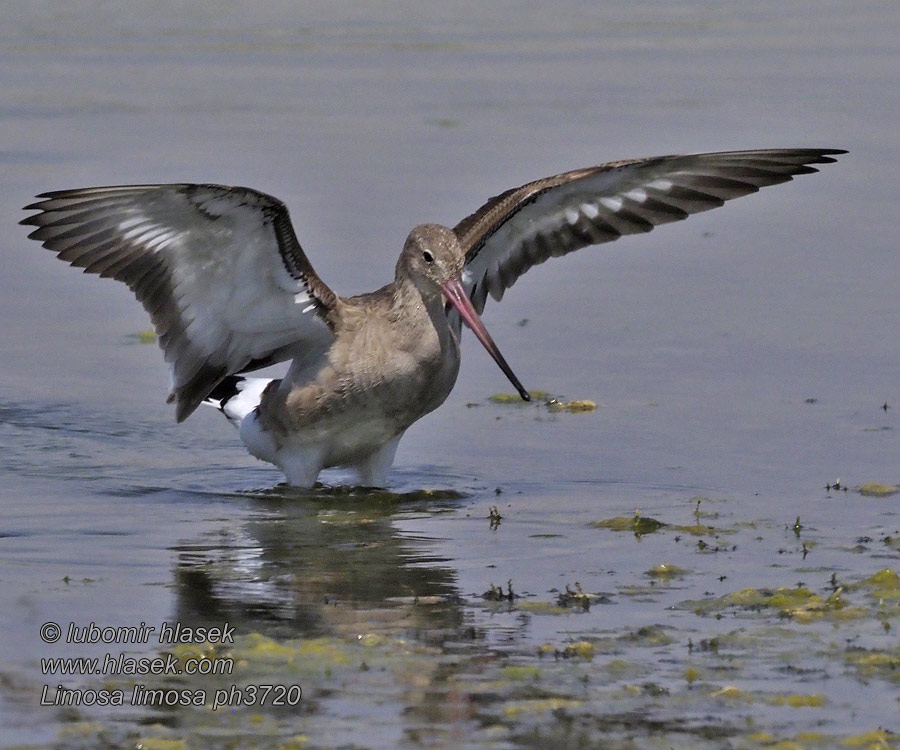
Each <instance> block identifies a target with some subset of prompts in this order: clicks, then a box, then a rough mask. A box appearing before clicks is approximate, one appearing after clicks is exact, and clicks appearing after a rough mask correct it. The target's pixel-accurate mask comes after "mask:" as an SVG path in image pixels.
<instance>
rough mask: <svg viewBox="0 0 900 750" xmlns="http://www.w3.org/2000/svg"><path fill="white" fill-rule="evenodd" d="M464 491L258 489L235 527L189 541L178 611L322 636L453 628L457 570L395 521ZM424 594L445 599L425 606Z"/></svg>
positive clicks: (457, 618) (193, 621) (194, 620)
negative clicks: (251, 506) (350, 631)
mask: <svg viewBox="0 0 900 750" xmlns="http://www.w3.org/2000/svg"><path fill="white" fill-rule="evenodd" d="M458 497H459V496H458V495H455V493H449V492H447V493H440V494H438V495H435V494H434V493H428V494H427V495H425V494H423V493H409V494H405V495H396V494H391V493H387V492H377V493H355V492H352V491H350V490H330V491H327V492H326V491H320V492H317V493H314V494H303V495H299V494H297V493H296V492H291V494H290V495H289V496H288V495H287V494H286V493H285V492H284V491H283V490H282V489H281V488H276V489H275V490H273V491H269V492H264V493H257V494H255V495H254V496H253V502H254V507H255V510H256V512H255V513H253V514H251V515H250V517H249V518H247V519H246V520H244V521H242V522H241V523H239V524H238V525H236V526H234V527H232V528H228V527H226V528H222V529H219V530H218V531H217V532H215V534H213V535H210V536H206V537H203V538H200V539H196V540H192V541H189V542H185V543H182V544H180V545H179V546H178V547H177V552H178V562H177V568H176V571H175V582H176V588H177V596H176V602H177V604H176V612H175V618H176V619H177V620H178V621H179V622H181V623H183V624H185V625H188V626H195V625H200V624H213V623H216V622H225V621H227V622H229V623H230V624H232V625H234V626H236V628H237V631H238V632H258V633H263V634H265V635H269V636H272V637H292V638H297V637H318V636H322V635H332V634H340V633H345V632H346V631H347V630H348V629H353V628H357V629H359V628H361V627H363V626H364V625H365V628H364V629H366V630H372V629H375V630H381V629H388V630H390V629H397V630H405V631H410V630H423V629H424V630H430V629H438V630H444V629H447V628H451V629H452V628H458V627H460V626H461V624H462V615H461V610H460V602H459V594H458V592H457V589H456V585H455V571H454V570H453V568H452V566H451V565H450V564H449V561H447V560H446V559H443V558H441V557H439V556H435V555H434V553H433V552H432V550H431V549H430V546H431V545H430V544H429V540H428V539H425V538H420V537H419V538H417V537H411V536H409V535H406V534H403V533H402V532H400V531H399V530H398V528H397V526H396V524H395V523H394V521H395V520H396V519H402V518H404V517H410V516H411V515H415V514H417V513H423V512H427V513H437V512H441V510H442V508H443V509H446V508H447V507H449V506H452V505H453V504H454V503H458ZM423 599H432V600H433V599H438V600H440V601H439V602H438V604H439V605H440V606H429V607H421V606H416V604H417V602H420V601H422V600H423Z"/></svg>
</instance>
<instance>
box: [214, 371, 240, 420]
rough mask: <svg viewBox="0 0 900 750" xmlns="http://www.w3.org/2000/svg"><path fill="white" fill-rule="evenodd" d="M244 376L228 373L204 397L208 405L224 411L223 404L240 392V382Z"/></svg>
mask: <svg viewBox="0 0 900 750" xmlns="http://www.w3.org/2000/svg"><path fill="white" fill-rule="evenodd" d="M245 380H246V378H244V377H242V376H240V375H228V376H226V377H225V378H224V379H223V380H222V382H220V383H219V384H218V385H217V386H216V387H215V388H213V389H212V390H211V391H210V392H209V395H208V396H207V397H206V398H205V399H204V400H205V401H206V403H207V404H209V405H210V406H215V407H216V408H217V409H218V410H219V411H223V412H224V411H225V404H227V403H228V402H229V401H230V400H231V399H233V398H234V397H235V396H237V395H238V393H240V392H241V390H242V388H241V386H242V384H243V382H244V381H245Z"/></svg>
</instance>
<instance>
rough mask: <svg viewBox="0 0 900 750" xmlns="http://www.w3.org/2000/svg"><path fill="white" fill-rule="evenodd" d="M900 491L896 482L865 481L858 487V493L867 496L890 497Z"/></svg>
mask: <svg viewBox="0 0 900 750" xmlns="http://www.w3.org/2000/svg"><path fill="white" fill-rule="evenodd" d="M898 492H900V487H898V486H897V485H896V484H882V483H881V482H866V484H864V485H863V486H862V487H860V488H859V494H860V495H865V496H867V497H890V496H891V495H896V494H897V493H898Z"/></svg>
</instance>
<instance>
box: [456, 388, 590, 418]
mask: <svg viewBox="0 0 900 750" xmlns="http://www.w3.org/2000/svg"><path fill="white" fill-rule="evenodd" d="M528 395H529V396H531V403H533V404H537V405H541V404H543V405H544V406H546V407H547V410H548V411H551V412H561V411H567V412H571V413H573V414H574V413H577V412H590V411H595V410H596V409H597V402H596V401H590V400H589V399H575V400H572V401H564V400H562V399H561V397H558V396H554V395H553V394H551V393H549V392H547V391H528ZM488 401H490V402H491V403H492V404H509V405H514V406H524V405H526V404H528V403H529V402H528V401H525V400H523V399H522V397H521V396H520V395H519V394H517V393H495V394H494V395H493V396H488ZM466 406H477V404H466Z"/></svg>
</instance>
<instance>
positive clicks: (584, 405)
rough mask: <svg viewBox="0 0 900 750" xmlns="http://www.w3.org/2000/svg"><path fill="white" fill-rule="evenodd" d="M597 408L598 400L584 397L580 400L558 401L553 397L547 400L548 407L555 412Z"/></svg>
mask: <svg viewBox="0 0 900 750" xmlns="http://www.w3.org/2000/svg"><path fill="white" fill-rule="evenodd" d="M596 408H597V402H596V401H589V400H587V399H582V400H578V401H557V400H556V399H551V400H549V401H548V402H547V409H549V410H550V411H553V412H559V411H568V412H572V413H576V412H586V411H595V410H596Z"/></svg>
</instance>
